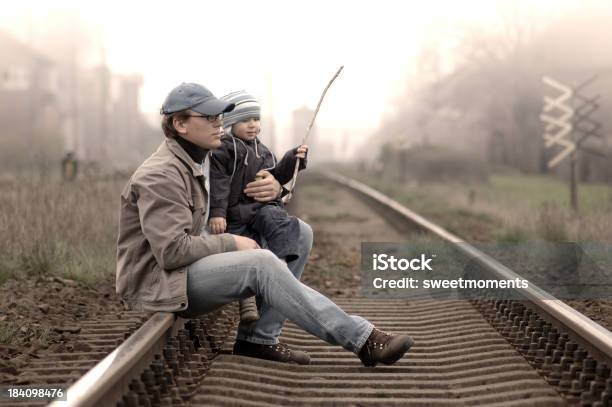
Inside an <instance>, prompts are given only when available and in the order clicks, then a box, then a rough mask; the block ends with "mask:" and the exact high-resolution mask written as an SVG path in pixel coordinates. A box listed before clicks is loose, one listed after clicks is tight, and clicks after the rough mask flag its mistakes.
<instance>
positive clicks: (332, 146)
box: [292, 106, 337, 164]
mask: <svg viewBox="0 0 612 407" xmlns="http://www.w3.org/2000/svg"><path fill="white" fill-rule="evenodd" d="M313 114H314V110H312V109H310V108H308V107H306V106H304V107H301V108H299V109H296V110H294V111H293V113H292V129H293V131H292V133H293V136H292V141H293V143H292V147H294V146H298V145H300V144H301V143H302V140H303V139H304V136H305V135H306V129H307V128H308V124H310V121H311V120H312V116H313ZM332 133H333V132H326V136H325V137H324V136H323V135H322V134H321V133H320V132H319V130H318V129H317V125H316V123H315V124H314V125H313V126H312V129H310V133H309V134H308V139H307V140H306V144H308V147H309V152H308V162H309V163H311V164H312V163H319V162H329V161H335V160H336V159H337V157H336V143H334V142H333V140H330V139H327V138H326V137H327V136H329V135H330V134H332Z"/></svg>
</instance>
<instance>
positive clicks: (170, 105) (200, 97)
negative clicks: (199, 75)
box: [161, 82, 234, 116]
mask: <svg viewBox="0 0 612 407" xmlns="http://www.w3.org/2000/svg"><path fill="white" fill-rule="evenodd" d="M187 109H190V110H193V111H194V112H198V113H200V114H203V115H206V116H217V115H219V114H221V113H227V112H231V111H232V110H234V104H233V103H230V102H228V101H225V100H221V99H217V98H216V97H215V95H213V94H212V92H211V91H209V90H208V89H206V88H205V87H204V86H202V85H199V84H197V83H185V82H183V83H181V84H180V85H179V86H177V87H176V88H174V89H172V91H170V93H169V94H168V96H166V100H165V101H164V104H163V105H162V108H161V112H162V114H170V113H175V112H180V111H181V110H187Z"/></svg>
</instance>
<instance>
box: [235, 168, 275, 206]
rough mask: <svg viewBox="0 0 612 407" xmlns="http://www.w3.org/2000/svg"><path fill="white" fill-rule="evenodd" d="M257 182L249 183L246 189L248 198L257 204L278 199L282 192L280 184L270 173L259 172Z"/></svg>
mask: <svg viewBox="0 0 612 407" xmlns="http://www.w3.org/2000/svg"><path fill="white" fill-rule="evenodd" d="M255 176H256V179H255V181H252V182H249V183H248V184H247V185H246V188H245V189H244V193H245V194H247V196H249V197H251V198H253V199H255V200H256V201H257V202H268V201H271V200H273V199H276V198H277V197H278V195H279V194H280V191H281V185H280V183H279V182H278V181H277V180H276V178H274V175H272V174H270V173H269V172H268V171H259V172H258V173H257V174H256V175H255Z"/></svg>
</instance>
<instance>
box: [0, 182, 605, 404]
mask: <svg viewBox="0 0 612 407" xmlns="http://www.w3.org/2000/svg"><path fill="white" fill-rule="evenodd" d="M327 178H328V181H327V182H330V181H329V180H331V182H335V183H336V184H340V185H343V186H344V187H346V188H348V189H350V190H351V191H352V193H354V194H357V195H358V196H359V197H360V198H361V199H363V200H365V201H367V202H368V203H369V204H370V205H372V206H373V207H375V208H377V209H378V211H379V213H384V214H385V216H389V217H390V221H391V222H393V224H395V225H396V226H401V224H402V223H403V224H405V225H411V226H412V227H414V226H415V225H416V226H418V228H420V229H422V230H425V231H427V232H428V233H431V234H434V235H436V236H438V237H439V238H440V239H443V240H446V241H450V242H457V241H460V239H459V238H458V237H456V236H453V235H451V234H449V233H448V232H446V231H445V230H443V229H442V228H440V227H439V226H437V225H434V224H432V223H430V222H428V221H427V220H426V219H423V218H422V217H420V216H419V215H418V214H415V213H412V212H411V211H409V210H408V209H406V208H403V207H402V206H401V205H399V204H398V203H396V202H394V201H392V200H390V199H389V198H387V197H385V196H383V195H382V194H380V193H378V192H376V191H374V190H372V189H370V188H368V187H367V186H365V185H362V184H359V183H357V182H355V181H353V180H350V179H347V178H345V177H342V176H340V175H338V174H327ZM317 182H319V181H317ZM335 193H337V194H348V193H349V192H346V191H342V190H336V192H335ZM350 206H351V207H350V208H347V211H349V212H350V211H351V210H354V207H356V206H357V203H355V205H350ZM461 246H462V247H463V248H464V249H463V250H465V252H466V254H468V255H472V256H475V255H476V254H478V258H479V260H478V261H479V262H480V263H481V264H480V265H481V266H482V267H484V268H486V269H487V270H489V271H490V272H491V273H492V274H493V275H497V276H504V277H507V276H512V275H513V272H512V270H508V269H507V268H505V267H504V266H502V265H500V264H499V263H497V262H496V261H495V260H493V259H490V258H488V257H487V256H484V255H483V254H482V253H476V252H475V250H476V249H474V248H473V247H471V246H469V245H467V244H462V245H461ZM334 300H335V301H336V302H337V303H339V304H340V305H341V306H342V307H343V308H344V309H345V310H346V311H347V312H349V313H355V314H359V315H362V316H364V317H366V318H367V319H369V320H371V321H372V322H373V323H374V324H376V325H377V326H379V327H381V328H382V329H385V330H388V331H392V332H406V333H409V334H410V335H411V336H413V337H414V339H415V341H416V344H415V345H414V347H413V348H412V349H411V350H410V352H409V353H408V355H407V356H406V357H405V358H403V359H402V360H401V361H400V362H398V363H397V364H395V365H393V366H381V367H377V368H373V369H372V368H365V367H363V366H362V365H361V363H360V362H359V360H358V359H357V358H356V357H355V356H354V355H352V354H350V353H349V352H346V351H344V350H342V349H341V348H339V347H335V346H330V345H327V344H326V343H325V342H323V341H320V340H319V339H317V338H315V337H313V336H311V335H309V334H307V333H305V332H304V331H302V330H301V329H300V328H298V327H297V326H295V325H293V324H292V323H288V324H287V325H286V327H285V329H284V330H283V334H282V337H281V340H282V341H284V342H287V343H288V344H289V345H290V346H292V347H295V348H298V349H301V350H306V351H308V352H309V353H310V354H311V360H312V364H311V365H309V366H297V365H286V364H279V363H275V362H269V361H263V360H258V359H251V358H245V357H238V356H234V355H231V347H232V344H233V333H234V330H235V326H236V314H235V311H236V310H235V307H234V305H230V306H227V307H226V308H224V309H222V310H220V311H218V312H216V313H212V314H208V315H206V316H203V317H202V318H199V319H196V320H189V321H187V320H182V319H175V318H174V316H172V315H170V314H161V313H159V314H155V315H154V316H153V317H152V318H151V319H149V320H147V321H146V322H145V323H144V324H142V325H141V326H140V328H139V329H138V330H136V331H135V332H134V333H133V334H132V335H130V336H129V337H128V338H127V339H126V340H125V341H124V342H123V343H122V344H121V345H120V346H119V347H118V348H116V349H114V350H112V352H111V353H110V355H109V356H107V357H106V358H104V359H103V360H102V361H100V362H99V363H98V364H96V365H95V367H94V368H93V369H91V370H89V371H88V373H87V374H85V375H84V376H81V377H80V378H79V380H78V381H76V383H73V384H72V386H71V387H70V389H69V390H68V397H67V398H68V401H66V402H55V403H52V405H70V406H77V405H78V406H85V405H101V406H107V405H118V406H127V407H131V406H149V405H151V406H157V405H160V406H171V405H192V406H269V405H278V406H286V405H292V406H294V405H295V406H406V405H410V406H413V405H423V406H451V405H457V406H464V405H491V406H502V405H503V406H534V405H541V406H561V405H582V406H593V407H601V406H603V407H606V406H612V378H611V377H610V368H609V366H610V363H611V361H612V334H611V333H610V332H609V331H607V330H606V329H604V328H602V327H601V326H599V325H597V324H595V323H594V322H593V321H591V320H589V319H588V318H586V317H585V316H583V315H582V314H580V313H578V312H576V311H575V310H573V309H572V308H570V307H568V306H567V305H565V304H563V303H562V302H560V301H558V300H555V299H553V298H551V297H550V296H548V295H547V294H546V293H544V292H542V291H540V290H538V289H537V288H535V289H533V290H532V291H530V292H529V293H528V298H527V299H526V300H525V301H467V300H465V301H463V300H454V301H450V300H446V301H439V300H433V299H430V300H395V299H393V300H392V299H389V300H383V299H367V298H359V297H354V296H353V297H348V298H346V297H345V298H342V297H339V298H335V299H334ZM138 318H141V316H140V317H138ZM138 318H137V319H138ZM140 321H142V319H140ZM140 323H141V322H139V323H138V324H137V325H139V324H140ZM99 325H100V326H98V327H96V328H97V329H100V330H101V331H99V332H97V333H96V332H93V331H92V332H87V331H85V332H84V334H85V333H86V334H88V335H92V336H91V340H92V341H94V342H92V345H91V346H92V351H93V350H94V349H95V348H94V347H93V345H96V344H97V343H98V342H96V341H99V340H100V338H102V336H100V337H99V338H96V335H111V336H108V337H106V340H107V342H103V343H102V342H100V343H99V346H105V347H104V350H103V351H102V352H98V354H97V356H100V353H104V352H110V351H111V347H112V346H111V345H110V344H112V343H113V341H115V342H117V341H119V340H121V339H122V338H121V336H122V335H123V336H125V332H127V331H123V332H119V331H121V329H120V328H118V330H117V331H116V332H115V331H113V333H112V334H111V333H103V332H102V331H103V330H104V329H105V328H106V327H104V326H103V325H104V324H103V323H100V324H99ZM110 325H112V324H110ZM133 330H134V327H132V331H133ZM112 335H115V336H112ZM96 346H98V345H96ZM82 356H83V358H84V359H81V360H84V361H87V363H89V364H86V363H84V364H82V365H80V364H79V362H78V361H75V362H74V363H72V362H70V361H68V360H67V359H66V358H67V357H68V356H67V355H60V356H58V358H57V359H56V361H55V363H56V365H54V361H44V362H43V361H41V364H40V366H43V365H44V366H45V367H46V368H48V369H50V370H49V371H48V372H47V371H44V372H46V373H49V374H48V376H44V375H43V376H44V377H45V382H47V383H59V382H60V381H58V377H59V376H61V375H64V374H65V375H69V376H70V375H71V376H70V380H66V381H63V382H62V383H70V382H73V381H74V380H75V379H76V377H77V376H80V375H81V374H82V373H83V372H84V370H85V369H86V368H89V367H90V366H91V364H92V363H95V362H94V359H95V358H90V357H88V356H85V355H82ZM70 358H72V356H70ZM75 359H77V360H78V359H79V355H77V357H76V358H75ZM59 360H61V362H59ZM60 363H61V364H64V363H67V365H65V366H63V365H61V364H60ZM80 366H82V367H80ZM64 367H67V369H64ZM77 367H78V368H77ZM72 368H74V369H72ZM54 369H55V372H54ZM71 369H72V370H71ZM41 372H43V371H41ZM54 380H55V381H54ZM0 405H2V403H1V402H0ZM20 405H26V404H20ZM32 405H35V404H32Z"/></svg>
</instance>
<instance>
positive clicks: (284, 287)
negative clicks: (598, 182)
mask: <svg viewBox="0 0 612 407" xmlns="http://www.w3.org/2000/svg"><path fill="white" fill-rule="evenodd" d="M233 108H234V105H233V104H232V103H230V102H227V101H223V100H220V99H217V98H216V97H215V96H214V95H213V94H212V93H211V92H210V91H209V90H208V89H207V88H205V87H204V86H201V85H198V84H193V83H183V84H181V85H179V86H178V87H176V88H175V89H173V90H172V91H171V92H170V94H169V95H168V96H167V98H166V100H165V102H164V104H163V106H162V110H161V113H162V129H163V131H164V134H165V136H166V139H165V140H164V142H163V143H162V144H161V145H160V147H159V148H158V150H157V151H156V152H155V153H154V154H153V155H151V156H150V157H149V158H148V159H147V160H146V161H145V162H144V163H143V164H142V165H141V166H140V167H139V168H138V169H137V170H136V172H135V173H134V175H133V176H132V178H131V179H130V181H129V182H128V184H127V185H126V187H125V189H124V190H123V193H122V194H121V213H120V218H119V238H118V242H117V293H118V294H120V296H121V298H122V299H123V301H125V303H126V304H127V305H128V306H129V307H130V308H132V309H134V310H149V311H169V312H177V313H179V315H181V316H184V317H191V316H196V315H200V314H203V313H206V312H210V311H212V310H214V309H216V308H218V307H220V306H222V305H224V304H227V303H230V302H233V301H237V300H239V299H241V298H247V297H250V296H253V295H255V296H257V297H258V298H259V299H260V304H261V306H260V309H259V313H260V319H259V320H258V321H257V322H256V323H254V324H251V325H248V326H247V325H246V324H242V325H240V326H239V327H238V334H237V340H236V344H235V346H234V353H235V354H237V355H244V356H250V357H257V358H263V359H269V360H275V361H280V362H291V363H299V364H308V363H309V362H310V357H309V355H308V354H307V353H306V352H300V351H295V350H291V349H289V347H288V346H287V345H285V344H282V343H279V342H278V336H279V335H280V331H281V328H282V325H283V322H284V320H285V318H289V319H291V320H292V321H293V322H295V323H296V324H297V325H298V326H300V327H301V328H302V329H304V330H306V331H307V332H309V333H311V334H313V335H315V336H317V337H319V338H321V339H323V340H325V341H327V342H329V343H333V344H338V345H341V346H342V347H344V348H345V349H347V350H349V351H352V352H354V353H356V354H357V355H358V356H359V358H360V359H361V361H362V362H363V363H364V365H366V366H375V365H376V364H377V363H378V362H382V363H385V364H391V363H395V362H396V361H397V360H399V359H400V358H401V357H402V356H403V355H404V353H405V352H406V351H407V350H408V349H409V348H410V346H412V343H413V342H412V339H411V338H410V337H409V336H407V335H389V334H386V333H384V332H382V331H380V330H378V329H376V328H374V327H373V326H372V324H371V323H370V322H368V321H366V320H365V319H363V318H361V317H359V316H355V315H347V314H346V313H345V312H344V311H342V310H341V309H340V308H339V307H338V306H337V305H336V304H334V303H333V302H332V301H330V300H329V299H328V298H326V297H325V296H324V295H322V294H320V293H318V292H316V291H315V290H313V289H311V288H309V287H307V286H305V285H304V284H302V283H300V281H299V280H298V278H299V276H300V275H301V273H302V270H303V268H304V264H305V263H306V258H307V257H308V253H309V252H310V247H311V245H312V231H311V230H310V227H309V226H308V225H306V224H305V223H303V222H300V244H299V245H300V250H301V251H302V252H303V255H300V256H299V257H298V260H296V261H295V262H291V263H290V264H285V263H284V262H282V261H280V260H279V259H278V258H277V257H276V256H275V255H274V254H273V253H272V252H270V251H269V250H265V249H261V248H260V247H259V246H258V244H257V243H256V242H255V241H254V240H252V239H250V238H248V237H244V236H239V235H233V234H229V233H221V234H216V235H210V234H208V233H205V231H204V227H205V225H206V223H207V220H208V219H207V218H208V215H209V210H208V207H209V196H208V191H209V179H208V170H209V152H210V150H211V149H215V148H218V147H219V146H220V145H221V137H222V136H223V131H222V123H223V122H222V114H223V113H226V112H230V111H231V110H232V109H233ZM260 175H261V176H262V179H261V180H258V181H254V182H252V183H250V184H248V185H247V188H246V190H245V192H246V193H247V194H248V195H249V196H251V197H253V198H254V199H256V200H258V201H260V202H267V201H269V200H272V199H276V198H277V197H278V196H280V195H281V192H282V189H281V187H280V184H279V183H278V182H277V181H276V180H274V178H273V177H272V176H271V174H270V173H267V172H262V173H261V174H260Z"/></svg>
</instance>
